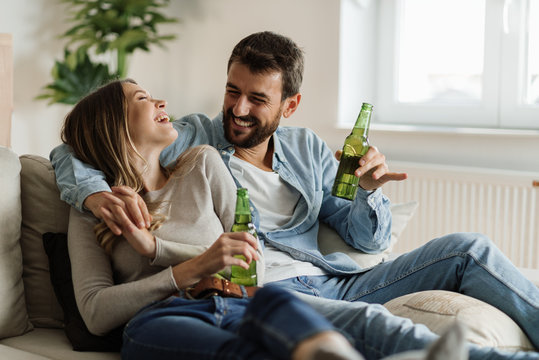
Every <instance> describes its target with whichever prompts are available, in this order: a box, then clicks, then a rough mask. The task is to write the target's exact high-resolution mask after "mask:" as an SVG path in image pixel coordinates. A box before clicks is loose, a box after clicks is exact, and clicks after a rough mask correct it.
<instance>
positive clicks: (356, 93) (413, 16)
mask: <svg viewBox="0 0 539 360" xmlns="http://www.w3.org/2000/svg"><path fill="white" fill-rule="evenodd" d="M369 17H371V18H372V17H374V18H375V19H376V22H377V23H376V24H375V25H373V24H372V21H371V22H368V21H366V19H368V18H369ZM358 22H359V23H362V24H363V25H361V26H359V28H358ZM352 24H353V25H352ZM354 31H360V32H363V35H361V36H362V37H363V39H361V38H359V37H358V36H352V35H350V32H354ZM341 33H342V34H343V36H342V38H341V81H340V86H341V87H340V90H341V92H340V95H343V96H342V97H343V99H340V102H341V103H340V105H341V114H340V119H341V120H340V122H341V123H342V124H343V125H344V124H345V123H350V122H353V121H354V120H355V115H352V114H353V113H355V112H357V111H355V110H352V108H353V107H360V106H361V104H357V101H354V100H355V99H358V98H362V99H368V100H369V101H371V102H372V103H373V104H374V105H375V112H374V114H375V116H376V122H377V123H388V124H421V125H440V126H451V127H485V128H507V129H539V0H379V1H358V0H355V1H352V0H349V1H346V0H344V1H342V7H341ZM365 34H368V36H369V37H372V38H374V39H376V41H374V42H373V43H372V44H369V43H365V42H364V41H362V40H365V37H366V35H365ZM355 41H358V42H359V45H358V43H355V44H354V42H355ZM358 46H359V47H360V48H362V49H363V50H366V52H368V53H370V54H371V55H372V59H374V60H372V59H371V60H368V59H365V58H364V55H357V54H355V53H354V52H353V50H350V49H349V48H350V47H351V48H354V47H355V48H357V47H358ZM356 52H358V53H361V51H357V50H356ZM364 53H365V52H363V54H364ZM358 64H359V66H362V68H361V73H363V75H362V74H358V75H354V73H353V71H352V69H353V68H354V67H357V66H358ZM372 73H373V74H374V75H373V74H372ZM350 74H352V76H348V75H350ZM365 74H368V75H366V76H364V75H365ZM350 78H352V80H351V79H350ZM354 81H357V82H364V81H367V82H370V84H371V85H370V86H367V85H365V84H363V85H355V84H353V82H354Z"/></svg>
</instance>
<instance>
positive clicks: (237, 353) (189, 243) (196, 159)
mask: <svg viewBox="0 0 539 360" xmlns="http://www.w3.org/2000/svg"><path fill="white" fill-rule="evenodd" d="M165 106H166V102H165V101H162V100H156V99H153V98H152V97H151V96H150V94H149V93H148V92H147V91H146V90H144V89H143V88H141V87H140V86H139V85H137V84H136V83H135V82H134V81H132V80H125V81H114V82H112V83H110V84H108V85H106V86H104V87H102V88H100V89H98V90H97V91H95V92H94V93H92V94H90V95H88V96H87V97H86V98H84V99H83V100H81V101H80V102H79V103H78V104H77V105H76V106H75V107H74V108H73V110H72V111H71V112H70V114H68V116H67V117H66V120H65V123H64V127H63V129H62V140H63V141H64V142H65V143H66V144H68V145H70V146H71V148H72V149H73V151H74V153H75V154H76V156H77V157H78V158H79V159H81V160H82V161H84V162H86V163H89V164H91V165H92V166H93V167H94V168H96V169H100V170H102V171H103V172H104V173H105V175H106V177H107V181H108V182H109V184H111V185H114V187H113V191H114V192H116V193H117V195H118V196H127V197H128V196H132V195H133V194H135V193H140V194H142V196H143V199H144V201H145V202H146V203H147V204H148V208H149V209H150V213H151V215H152V223H151V224H150V226H149V227H148V228H144V229H140V228H138V227H137V226H135V224H133V222H132V221H131V219H129V218H127V217H126V216H125V215H123V216H124V218H123V220H122V221H120V222H121V223H123V225H122V226H123V228H122V236H117V235H115V234H114V233H112V232H111V231H110V230H109V229H108V228H107V226H106V225H105V224H104V223H101V224H99V222H98V220H97V219H96V218H94V217H93V216H92V215H90V214H82V213H79V212H77V211H73V210H72V211H71V214H70V221H69V240H68V241H69V254H70V258H71V263H72V271H73V283H74V288H75V295H76V299H77V304H78V307H79V309H80V312H81V314H82V317H83V319H84V321H85V323H86V325H87V326H88V328H89V330H90V331H91V332H92V333H94V334H98V335H99V334H104V333H107V332H108V331H110V330H111V329H114V328H116V327H118V326H121V325H122V324H124V323H127V325H126V327H125V329H124V337H123V347H122V356H123V358H129V359H138V358H140V359H145V358H186V359H214V358H227V359H228V358H234V359H288V358H292V359H316V358H319V359H322V358H324V359H360V358H361V356H360V355H359V354H358V353H356V352H355V350H354V349H353V348H352V347H351V345H350V344H349V343H348V342H347V341H346V340H345V339H344V337H343V336H342V335H340V334H338V333H337V332H335V331H334V330H333V328H332V327H331V325H330V324H329V323H328V322H327V321H326V320H325V319H324V318H322V317H321V316H319V315H318V314H317V313H315V312H314V310H312V309H311V308H309V307H307V306H306V305H305V304H303V303H302V302H300V301H299V300H298V299H296V298H295V297H293V296H292V295H290V294H288V293H287V292H285V291H283V290H280V289H277V288H275V287H266V288H263V289H261V290H259V291H258V292H257V293H256V295H255V296H254V297H252V298H247V297H243V298H231V297H221V296H211V297H209V298H207V299H199V300H195V299H191V298H190V296H189V294H191V291H190V290H188V289H190V288H191V287H193V286H195V285H196V284H197V283H198V282H199V281H200V280H202V279H204V278H207V277H209V276H211V275H212V274H215V273H217V272H219V271H221V270H223V269H224V268H227V267H229V266H231V265H239V266H242V267H244V268H247V267H248V264H249V263H250V262H251V261H252V260H262V258H261V254H260V253H258V249H259V248H258V244H257V242H256V240H255V238H254V237H252V236H251V235H249V234H247V233H226V232H224V231H227V230H229V229H230V228H231V226H232V223H233V219H234V216H233V215H234V207H235V193H236V187H235V185H234V182H233V180H232V178H231V176H230V174H229V173H228V171H227V169H226V167H225V166H224V164H223V163H222V161H221V159H220V157H219V155H218V154H217V152H216V151H215V150H213V149H212V148H210V147H207V146H205V147H197V148H193V149H191V150H189V151H187V152H185V153H184V154H183V155H182V156H180V157H179V158H178V160H177V163H176V165H175V166H174V167H173V168H169V169H164V168H162V167H161V165H160V163H159V154H160V153H161V151H162V150H163V149H164V148H165V147H166V146H168V145H169V144H171V143H172V142H173V141H174V140H175V139H176V137H177V136H178V134H177V132H176V131H175V130H174V129H173V127H172V125H171V124H170V123H169V118H168V115H167V113H166V112H165ZM117 213H118V214H125V213H124V212H123V211H117ZM94 228H95V232H94ZM96 239H97V241H96ZM234 255H243V256H245V259H246V261H243V260H241V259H238V258H236V257H234ZM244 290H245V289H244ZM141 309H142V310H141Z"/></svg>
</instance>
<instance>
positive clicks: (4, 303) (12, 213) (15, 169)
mask: <svg viewBox="0 0 539 360" xmlns="http://www.w3.org/2000/svg"><path fill="white" fill-rule="evenodd" d="M0 164H2V165H1V166H2V171H0V191H1V194H2V195H1V197H2V200H1V206H0V299H1V301H0V339H1V338H5V337H9V336H16V335H21V334H23V333H25V332H26V331H28V330H30V329H31V328H32V325H31V324H30V323H29V322H28V313H27V312H26V302H25V298H24V287H23V281H22V255H21V247H20V244H19V238H20V235H21V200H20V194H21V188H20V170H21V165H20V163H19V159H18V157H17V155H16V154H15V153H14V152H13V151H11V150H9V149H8V148H5V147H0Z"/></svg>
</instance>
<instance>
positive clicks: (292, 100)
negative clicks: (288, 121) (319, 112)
mask: <svg viewBox="0 0 539 360" xmlns="http://www.w3.org/2000/svg"><path fill="white" fill-rule="evenodd" d="M300 101H301V94H300V93H297V94H295V95H292V96H290V97H288V98H287V99H286V100H285V104H284V110H283V116H284V117H285V118H288V117H290V116H291V115H292V114H293V113H294V112H295V111H296V109H297V108H298V106H299V102H300Z"/></svg>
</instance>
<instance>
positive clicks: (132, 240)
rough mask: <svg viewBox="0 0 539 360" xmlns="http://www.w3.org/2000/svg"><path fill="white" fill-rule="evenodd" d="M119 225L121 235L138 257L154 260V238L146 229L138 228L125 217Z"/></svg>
mask: <svg viewBox="0 0 539 360" xmlns="http://www.w3.org/2000/svg"><path fill="white" fill-rule="evenodd" d="M124 216H125V214H124ZM121 224H122V225H121V227H120V229H121V232H122V235H123V237H124V238H125V239H126V240H127V242H128V243H129V245H131V247H132V248H133V249H134V250H135V251H136V252H138V253H139V254H140V255H142V256H145V257H147V258H150V259H154V258H155V252H156V245H155V236H153V234H152V233H151V232H150V231H148V229H146V228H144V229H140V228H138V227H137V226H136V225H135V224H134V223H133V222H132V221H131V220H130V219H129V218H127V216H126V217H125V218H124V219H122V221H121Z"/></svg>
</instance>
